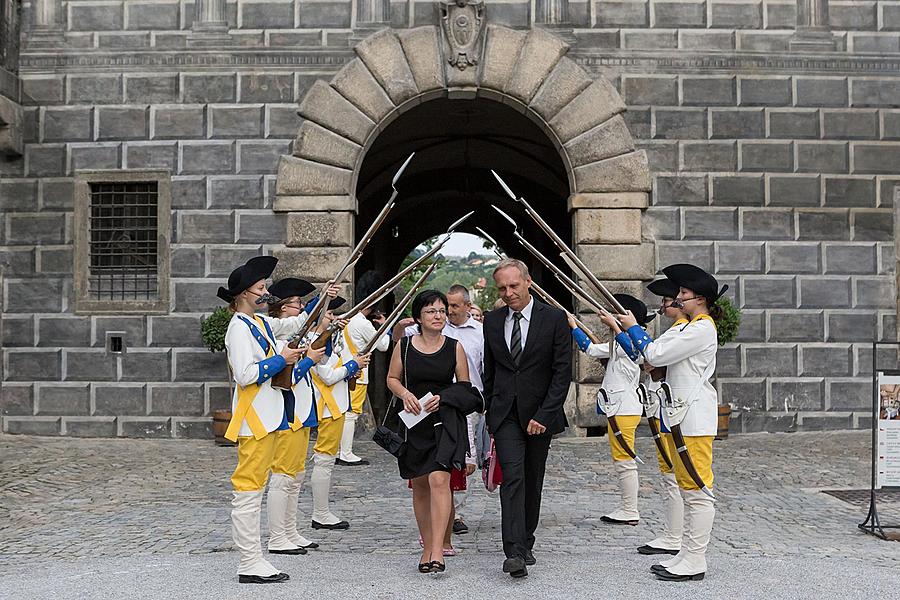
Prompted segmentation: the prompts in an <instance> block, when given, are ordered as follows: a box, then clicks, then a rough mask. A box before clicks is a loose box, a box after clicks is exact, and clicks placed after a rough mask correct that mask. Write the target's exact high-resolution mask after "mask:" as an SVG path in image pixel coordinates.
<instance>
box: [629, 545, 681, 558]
mask: <svg viewBox="0 0 900 600" xmlns="http://www.w3.org/2000/svg"><path fill="white" fill-rule="evenodd" d="M637 551H638V554H648V555H649V554H671V555H672V556H675V555H676V554H678V550H666V549H665V548H656V547H654V546H650V545H648V544H644V545H643V546H638V549H637Z"/></svg>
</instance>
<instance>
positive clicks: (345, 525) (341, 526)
mask: <svg viewBox="0 0 900 600" xmlns="http://www.w3.org/2000/svg"><path fill="white" fill-rule="evenodd" d="M312 528H313V529H350V523H348V522H347V521H338V522H337V523H331V524H329V523H319V522H318V521H313V522H312Z"/></svg>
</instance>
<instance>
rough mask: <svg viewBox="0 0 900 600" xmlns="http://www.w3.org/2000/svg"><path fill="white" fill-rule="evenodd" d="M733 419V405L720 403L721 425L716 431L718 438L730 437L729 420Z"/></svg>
mask: <svg viewBox="0 0 900 600" xmlns="http://www.w3.org/2000/svg"><path fill="white" fill-rule="evenodd" d="M730 420H731V406H730V405H728V404H721V405H719V426H718V431H717V432H716V439H717V440H725V439H728V422H729V421H730Z"/></svg>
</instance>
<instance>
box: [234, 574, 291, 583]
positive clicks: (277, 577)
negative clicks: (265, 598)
mask: <svg viewBox="0 0 900 600" xmlns="http://www.w3.org/2000/svg"><path fill="white" fill-rule="evenodd" d="M290 578H291V576H290V575H288V574H287V573H276V574H274V575H269V576H268V577H263V576H261V575H238V581H239V582H241V583H281V582H282V581H287V580H288V579H290Z"/></svg>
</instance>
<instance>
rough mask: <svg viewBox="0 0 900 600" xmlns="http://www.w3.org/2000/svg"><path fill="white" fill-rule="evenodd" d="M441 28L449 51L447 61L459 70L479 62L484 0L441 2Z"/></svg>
mask: <svg viewBox="0 0 900 600" xmlns="http://www.w3.org/2000/svg"><path fill="white" fill-rule="evenodd" d="M440 9H441V29H442V30H443V32H444V39H445V40H447V45H448V46H449V49H450V52H449V56H448V57H447V62H448V63H450V65H451V66H453V67H456V68H457V69H459V70H460V71H465V70H466V69H467V68H469V67H474V66H475V65H477V64H478V55H479V51H480V48H479V46H480V42H481V38H482V34H483V33H484V1H483V0H455V1H454V2H441V4H440Z"/></svg>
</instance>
